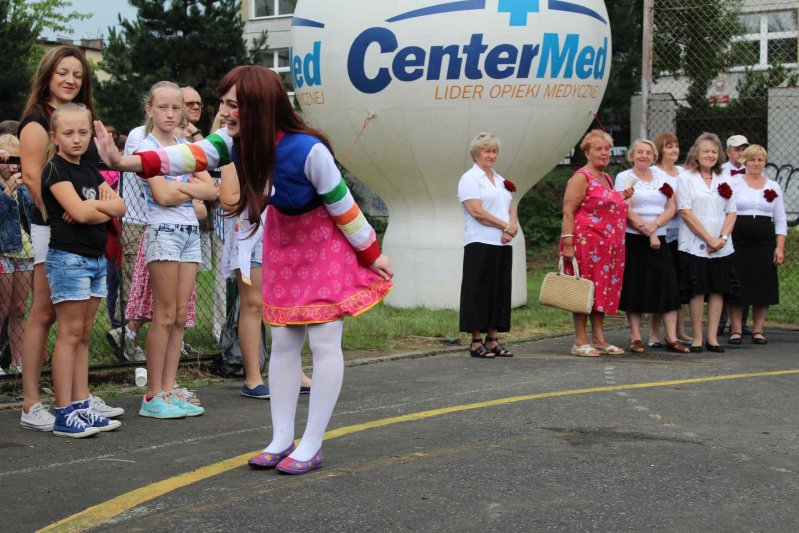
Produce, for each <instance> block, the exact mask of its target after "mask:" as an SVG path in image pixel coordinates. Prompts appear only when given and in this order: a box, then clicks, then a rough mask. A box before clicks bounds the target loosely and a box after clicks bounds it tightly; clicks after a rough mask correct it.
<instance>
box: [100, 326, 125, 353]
mask: <svg viewBox="0 0 799 533" xmlns="http://www.w3.org/2000/svg"><path fill="white" fill-rule="evenodd" d="M124 337H125V328H123V327H118V328H115V329H112V330H109V331H108V333H106V334H105V338H106V340H108V344H110V345H111V347H112V348H113V349H114V351H117V350H118V349H119V346H120V345H121V344H122V339H123V338H124Z"/></svg>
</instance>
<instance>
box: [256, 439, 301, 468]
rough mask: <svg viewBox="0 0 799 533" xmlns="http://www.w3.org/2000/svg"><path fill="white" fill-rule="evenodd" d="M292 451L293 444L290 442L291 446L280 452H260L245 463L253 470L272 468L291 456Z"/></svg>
mask: <svg viewBox="0 0 799 533" xmlns="http://www.w3.org/2000/svg"><path fill="white" fill-rule="evenodd" d="M293 451H294V443H293V442H292V443H291V446H289V447H288V448H286V449H285V450H283V451H282V452H278V453H272V452H261V453H259V454H258V455H255V456H253V457H250V459H249V460H248V461H247V464H248V465H250V466H251V467H253V468H274V467H275V466H277V464H278V463H279V462H280V461H282V460H283V459H285V458H286V457H288V456H289V455H291V452H293Z"/></svg>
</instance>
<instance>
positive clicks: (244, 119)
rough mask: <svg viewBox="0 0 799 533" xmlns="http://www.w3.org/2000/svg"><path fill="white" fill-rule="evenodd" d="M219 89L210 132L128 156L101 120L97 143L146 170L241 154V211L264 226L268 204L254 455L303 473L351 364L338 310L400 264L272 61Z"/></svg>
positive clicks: (127, 165)
mask: <svg viewBox="0 0 799 533" xmlns="http://www.w3.org/2000/svg"><path fill="white" fill-rule="evenodd" d="M217 93H218V95H219V96H220V113H221V114H222V116H223V118H224V119H225V120H226V122H227V127H226V129H223V130H219V131H217V132H216V133H214V134H212V135H210V136H209V137H208V138H206V139H205V140H204V141H201V142H199V143H196V144H191V145H181V146H178V147H170V148H164V149H160V150H156V151H152V152H144V153H140V154H136V155H133V156H121V155H120V154H119V152H118V151H116V150H115V149H112V140H111V136H110V135H109V134H108V132H107V131H106V130H105V128H104V127H103V125H102V124H101V123H99V122H98V123H96V128H97V140H96V142H97V143H98V149H99V151H100V154H101V156H102V157H103V159H105V160H106V163H108V164H109V166H110V167H111V168H118V169H121V170H128V171H132V172H139V173H140V174H141V175H143V176H152V175H157V174H177V173H180V172H185V171H196V170H202V169H205V168H215V167H217V166H221V165H224V164H226V163H228V162H230V161H233V162H234V163H235V166H236V170H237V173H238V176H239V185H240V190H241V196H240V199H239V203H238V205H237V206H236V210H235V213H236V214H239V213H241V212H243V211H244V209H245V208H246V209H247V212H248V213H249V221H250V222H251V223H252V224H254V225H255V226H256V227H258V226H259V225H260V213H261V212H262V211H263V209H264V207H265V206H266V205H267V204H268V205H269V209H268V211H267V215H266V222H265V224H264V241H263V244H264V246H263V248H264V251H263V264H262V275H263V279H262V285H263V304H264V309H263V314H264V321H265V322H267V323H268V324H270V326H271V332H272V355H271V358H270V361H269V389H270V393H271V400H272V401H271V411H272V425H273V435H272V440H271V442H270V443H269V444H268V445H267V446H266V448H265V449H264V451H263V452H262V453H260V454H258V455H257V456H255V457H253V458H251V459H250V461H249V463H250V465H251V466H253V467H256V468H276V469H277V470H279V471H281V472H285V473H289V474H303V473H305V472H308V471H310V470H313V469H315V468H319V467H321V466H322V462H323V460H324V456H323V454H322V449H321V448H322V439H323V435H324V432H325V429H326V428H327V424H328V422H329V421H330V417H331V415H332V413H333V409H334V407H335V404H336V401H337V399H338V394H339V391H340V390H341V383H342V380H343V374H344V358H343V354H342V351H341V337H342V331H343V322H342V318H343V317H344V316H346V315H351V316H355V315H358V314H360V313H362V312H364V311H366V310H368V309H369V308H371V307H372V306H374V305H376V304H377V303H378V302H379V301H380V300H381V299H382V298H383V297H384V296H385V295H386V294H387V293H388V292H389V291H390V290H391V288H392V284H391V277H392V276H393V270H392V268H391V263H390V262H389V260H388V258H387V257H386V256H385V255H383V254H382V253H381V252H380V248H379V246H378V244H377V237H376V235H375V232H374V229H372V227H371V226H370V225H369V223H368V222H367V221H366V218H365V217H364V215H363V213H361V211H360V209H359V208H358V206H357V204H356V203H355V201H354V199H353V197H352V194H351V193H350V191H349V189H348V188H347V186H346V184H345V183H344V180H343V179H342V177H341V173H340V172H339V170H338V168H337V167H336V164H335V160H334V159H333V155H332V153H331V149H330V145H329V143H328V141H327V139H326V137H325V136H324V134H322V133H321V132H319V131H317V130H314V129H312V128H310V127H308V126H307V125H306V124H305V123H304V122H303V121H302V119H301V118H300V117H299V116H298V115H297V113H296V112H295V111H294V109H293V108H292V106H291V102H290V101H289V98H288V95H287V94H286V91H285V89H284V87H283V83H282V81H281V79H280V77H279V76H278V75H277V74H275V73H274V72H272V71H271V70H269V69H267V68H264V67H258V66H241V67H236V68H235V69H233V70H232V71H231V72H229V73H228V74H227V75H226V76H225V77H224V79H222V81H221V82H220V84H219V86H218V88H217ZM273 187H274V189H273ZM306 337H308V338H309V339H310V345H311V351H312V353H313V368H314V374H313V376H314V380H313V387H312V388H311V396H310V403H309V409H308V422H307V424H306V427H305V432H304V434H303V436H302V438H301V440H300V442H299V445H298V446H297V447H296V448H295V446H294V416H295V413H296V407H297V400H298V397H299V393H300V379H301V377H300V376H301V360H300V350H301V348H302V346H303V344H304V342H305V339H306Z"/></svg>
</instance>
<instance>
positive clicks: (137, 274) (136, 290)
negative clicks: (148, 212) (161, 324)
mask: <svg viewBox="0 0 799 533" xmlns="http://www.w3.org/2000/svg"><path fill="white" fill-rule="evenodd" d="M146 238H147V232H144V233H143V234H142V236H141V241H139V252H138V253H137V254H136V266H134V267H133V278H132V279H131V282H130V294H129V295H128V307H127V308H126V309H125V318H126V319H128V320H139V321H145V322H150V321H151V320H152V319H153V284H152V283H151V282H150V271H149V270H148V269H147V253H146V251H147V243H146V242H145V239H146ZM196 303H197V286H196V285H195V287H194V289H193V290H192V291H191V299H190V300H189V306H188V308H187V311H188V316H187V318H186V327H187V328H190V327H193V326H194V322H195V321H196V318H197V317H196V314H195V312H194V308H195V305H196Z"/></svg>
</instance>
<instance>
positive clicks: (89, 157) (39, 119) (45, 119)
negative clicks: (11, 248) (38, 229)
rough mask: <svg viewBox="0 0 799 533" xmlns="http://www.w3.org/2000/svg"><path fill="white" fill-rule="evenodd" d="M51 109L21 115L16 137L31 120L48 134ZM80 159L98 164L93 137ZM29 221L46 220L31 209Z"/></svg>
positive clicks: (48, 107)
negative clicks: (31, 214)
mask: <svg viewBox="0 0 799 533" xmlns="http://www.w3.org/2000/svg"><path fill="white" fill-rule="evenodd" d="M53 111H55V108H53V107H50V106H47V112H46V114H44V115H43V114H42V112H41V111H40V110H39V109H34V110H33V111H31V112H30V113H28V114H27V115H25V116H24V117H22V120H21V121H20V123H19V128H18V129H17V138H20V135H21V134H22V130H23V129H24V128H25V126H27V125H28V124H30V123H31V122H35V123H36V124H38V125H40V126H41V127H42V128H44V131H46V132H47V133H48V135H49V132H50V117H51V116H52V115H53ZM81 161H85V162H87V163H89V164H90V165H92V166H94V167H95V168H96V167H97V166H98V165H99V164H100V154H99V153H98V152H97V147H96V146H95V145H94V139H92V140H91V141H90V142H89V147H88V148H87V149H86V153H85V154H83V157H82V158H81ZM31 223H33V224H37V225H39V226H44V225H47V222H45V221H44V218H42V214H41V213H40V212H39V210H38V209H35V210H34V211H33V216H32V217H31Z"/></svg>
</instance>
